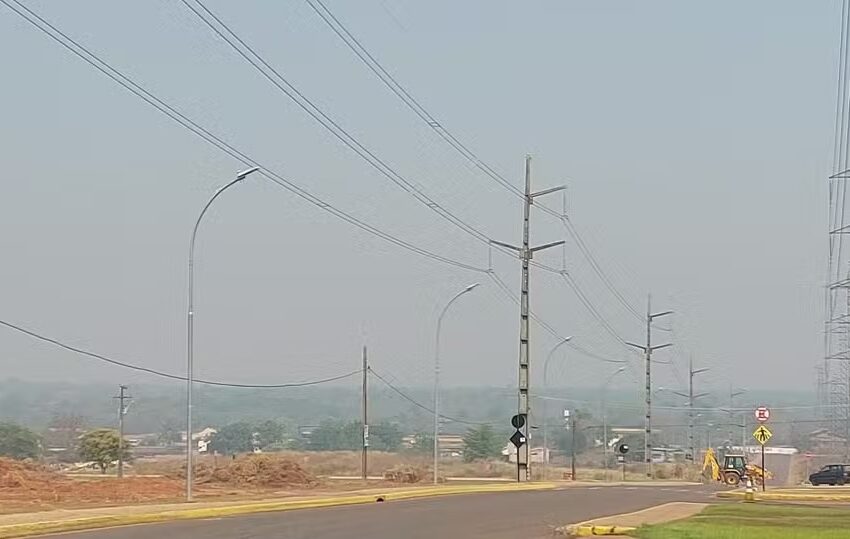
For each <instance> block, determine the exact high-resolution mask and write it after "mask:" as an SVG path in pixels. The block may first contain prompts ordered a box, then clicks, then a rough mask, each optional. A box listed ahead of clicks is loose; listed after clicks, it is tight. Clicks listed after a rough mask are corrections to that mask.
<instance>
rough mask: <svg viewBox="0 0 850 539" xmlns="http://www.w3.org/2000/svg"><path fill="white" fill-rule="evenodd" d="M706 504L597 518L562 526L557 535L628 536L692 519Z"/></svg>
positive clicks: (660, 507) (667, 505)
mask: <svg viewBox="0 0 850 539" xmlns="http://www.w3.org/2000/svg"><path fill="white" fill-rule="evenodd" d="M705 506H706V504H704V503H689V502H672V503H665V504H662V505H657V506H655V507H650V508H648V509H643V510H641V511H635V512H633V513H624V514H621V515H612V516H608V517H601V518H595V519H593V520H587V521H585V522H579V523H578V524H569V525H567V526H561V527H560V528H557V529H556V530H555V533H556V535H560V536H564V537H592V536H596V535H628V534H630V533H632V532H634V531H635V530H637V529H638V528H639V527H640V526H645V525H647V524H661V523H665V522H672V521H674V520H681V519H684V518H688V517H691V516H693V515H695V514H697V513H699V512H700V511H702V510H703V509H704V508H705Z"/></svg>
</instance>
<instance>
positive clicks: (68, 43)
mask: <svg viewBox="0 0 850 539" xmlns="http://www.w3.org/2000/svg"><path fill="white" fill-rule="evenodd" d="M0 2H2V3H3V4H4V5H5V6H6V7H8V8H9V9H11V10H12V11H13V12H14V13H16V14H17V15H18V16H20V17H21V18H23V19H24V20H26V21H27V22H28V23H30V24H31V25H32V26H34V27H35V28H36V29H38V30H39V31H41V32H43V33H44V34H45V35H47V36H48V37H50V38H51V39H52V40H54V41H55V42H57V43H58V44H60V45H61V46H62V47H64V48H65V49H67V50H68V51H70V52H71V53H73V54H74V55H76V56H77V57H79V58H80V59H82V60H83V61H85V62H86V63H88V64H89V65H91V66H92V67H94V68H95V69H97V70H98V71H100V72H101V73H103V74H104V75H106V76H107V77H109V78H110V79H111V80H112V81H113V82H115V83H117V84H119V85H120V86H122V87H123V88H124V89H126V90H128V91H129V92H130V93H132V94H134V95H135V96H136V97H139V98H140V99H142V100H143V101H145V102H146V103H147V104H149V105H150V106H152V107H154V108H155V109H156V110H157V111H159V112H160V113H162V114H164V115H165V116H167V117H169V118H170V119H171V120H173V121H174V122H176V123H177V124H179V125H180V126H181V127H183V128H185V129H188V130H189V131H191V132H192V133H194V134H195V135H196V136H198V137H200V138H201V139H203V140H204V141H205V142H207V143H209V144H211V145H212V146H214V147H216V148H217V149H219V150H221V151H222V152H224V153H226V154H227V155H229V156H231V157H232V158H234V159H236V160H237V161H239V162H241V163H243V164H244V165H247V166H259V167H260V168H261V170H260V173H261V174H262V175H263V176H265V177H266V178H267V179H268V180H270V181H271V182H273V183H275V184H276V185H278V186H279V187H281V188H283V189H285V190H287V191H289V192H291V193H293V194H295V195H296V196H298V197H299V198H301V199H303V200H306V201H307V202H309V203H310V204H312V205H314V206H316V207H318V208H319V209H321V210H323V211H325V212H327V213H330V214H331V215H333V216H334V217H337V218H338V219H341V220H342V221H345V222H346V223H349V224H351V225H353V226H355V227H357V228H359V229H361V230H363V231H365V232H367V233H369V234H372V235H374V236H376V237H378V238H381V239H382V240H384V241H386V242H388V243H391V244H393V245H396V246H398V247H401V248H403V249H406V250H408V251H410V252H413V253H416V254H418V255H420V256H424V257H426V258H430V259H432V260H435V261H438V262H441V263H443V264H448V265H451V266H455V267H459V268H462V269H465V270H469V271H475V272H480V273H484V272H486V271H487V270H486V269H485V268H480V267H476V266H474V265H472V264H468V263H466V262H461V261H458V260H454V259H451V258H449V257H446V256H443V255H440V254H438V253H435V252H433V251H430V250H428V249H424V248H422V247H419V246H417V245H414V244H412V243H410V242H408V241H406V240H403V239H401V238H399V237H397V236H395V235H393V234H391V233H389V232H386V231H384V230H382V229H380V228H378V227H376V226H373V225H371V224H369V223H367V222H365V221H363V220H361V219H358V218H357V217H355V216H354V215H352V214H350V213H347V212H345V211H344V210H341V209H339V208H337V207H336V206H334V205H332V204H330V203H329V202H327V201H325V200H323V199H321V198H319V197H318V196H316V195H314V194H312V193H310V192H309V191H307V190H306V189H304V188H302V187H300V186H298V185H297V184H295V183H293V182H292V181H291V180H288V179H286V178H285V177H283V176H282V175H280V174H278V173H275V172H273V171H272V170H271V169H270V168H269V167H266V166H264V165H262V164H261V163H260V162H258V161H257V160H255V159H253V158H252V157H250V156H249V155H247V154H245V153H244V152H242V151H241V150H239V149H237V148H235V147H234V146H232V145H231V144H229V143H228V142H226V141H225V140H223V139H221V138H219V137H218V136H216V135H215V134H213V133H212V132H210V131H209V130H207V129H205V128H204V127H202V126H200V125H199V124H197V123H196V122H194V121H193V120H191V119H190V118H188V117H187V116H185V115H184V114H183V113H181V112H180V111H178V110H177V109H175V108H174V107H172V106H171V105H169V104H168V103H166V102H165V101H163V100H161V99H160V98H158V97H157V96H156V95H154V94H153V93H151V92H149V91H148V90H146V89H145V88H144V87H142V86H141V85H139V84H138V83H136V82H135V81H134V80H133V79H131V78H129V77H128V76H126V75H124V74H123V73H122V72H121V71H119V70H117V69H116V68H114V67H112V66H111V65H110V64H109V63H108V62H106V61H104V60H103V59H101V58H100V57H99V56H97V55H95V54H94V53H93V52H91V51H90V50H88V49H87V48H86V47H84V46H83V45H81V44H80V43H79V42H77V41H75V40H74V39H72V38H71V37H69V36H68V35H67V34H65V33H64V32H62V31H61V30H60V29H58V28H57V27H56V26H55V25H53V24H52V23H50V22H48V21H47V20H45V19H44V18H43V17H41V16H40V15H38V14H37V13H35V12H34V11H33V10H32V9H30V8H28V7H27V6H25V5H23V4H22V3H21V2H19V1H18V0H0ZM12 4H14V5H12Z"/></svg>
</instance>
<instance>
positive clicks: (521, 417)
mask: <svg viewBox="0 0 850 539" xmlns="http://www.w3.org/2000/svg"><path fill="white" fill-rule="evenodd" d="M511 426H512V427H513V428H515V429H516V432H514V433H513V436H511V437H510V440H511V443H512V444H514V447H516V481H517V483H519V482H520V481H521V480H522V477H521V475H520V470H521V469H522V467H521V465H520V462H519V453H520V447H522V446H523V445H525V443H526V442H527V440H526V439H525V435H524V434H523V433H522V431H521V430H520V429H521V428H522V427H523V426H525V414H517V415H515V416H513V417H512V418H511Z"/></svg>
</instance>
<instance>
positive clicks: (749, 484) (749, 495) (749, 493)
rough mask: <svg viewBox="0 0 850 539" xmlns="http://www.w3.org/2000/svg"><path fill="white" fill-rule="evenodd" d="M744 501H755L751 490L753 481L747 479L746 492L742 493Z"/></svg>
mask: <svg viewBox="0 0 850 539" xmlns="http://www.w3.org/2000/svg"><path fill="white" fill-rule="evenodd" d="M744 501H745V502H754V501H756V498H755V492H754V489H753V480H752V479H750V478H749V477H748V478H747V490H746V491H745V492H744Z"/></svg>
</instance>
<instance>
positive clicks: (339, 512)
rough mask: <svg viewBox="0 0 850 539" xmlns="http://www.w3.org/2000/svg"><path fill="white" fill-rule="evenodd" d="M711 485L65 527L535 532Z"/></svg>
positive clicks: (188, 536)
mask: <svg viewBox="0 0 850 539" xmlns="http://www.w3.org/2000/svg"><path fill="white" fill-rule="evenodd" d="M713 492H714V490H713V489H711V488H710V487H704V486H674V487H604V486H602V487H566V488H563V489H560V490H554V491H531V492H510V493H488V494H464V495H459V496H444V497H438V498H425V499H419V500H407V501H398V502H393V501H392V499H390V500H389V501H386V502H384V503H375V504H374V505H359V506H343V507H333V508H326V509H304V510H298V511H285V512H279V513H265V514H255V515H247V516H239V517H228V518H220V519H205V520H191V521H181V522H171V523H162V524H148V525H142V526H130V527H122V528H112V529H105V530H95V531H89V532H80V533H70V534H63V535H62V537H63V538H66V539H199V538H203V539H254V538H257V539H259V538H263V539H267V538H274V539H278V538H280V539H342V538H369V539H399V538H401V537H404V538H406V539H416V538H422V539H435V538H439V539H447V538H462V539H484V538H486V539H508V538H510V539H520V538H521V539H535V538H543V537H551V536H552V530H553V528H555V527H557V526H560V525H563V524H569V523H574V522H579V521H583V520H587V519H590V518H595V517H601V516H605V515H612V514H618V513H628V512H632V511H637V510H640V509H644V508H647V507H651V506H653V505H659V504H662V503H667V502H672V501H693V502H706V501H711V500H712V499H713V498H712V497H711V495H712V493H713Z"/></svg>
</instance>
